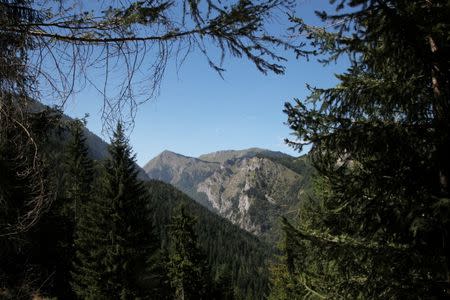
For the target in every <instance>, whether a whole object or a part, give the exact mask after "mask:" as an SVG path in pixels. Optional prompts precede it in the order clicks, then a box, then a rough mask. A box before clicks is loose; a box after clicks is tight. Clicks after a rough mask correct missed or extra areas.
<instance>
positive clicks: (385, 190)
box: [285, 0, 450, 299]
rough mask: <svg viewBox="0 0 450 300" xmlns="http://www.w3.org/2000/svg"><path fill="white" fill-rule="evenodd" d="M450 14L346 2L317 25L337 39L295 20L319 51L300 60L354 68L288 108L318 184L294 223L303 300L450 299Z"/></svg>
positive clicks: (291, 253)
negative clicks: (341, 61)
mask: <svg viewBox="0 0 450 300" xmlns="http://www.w3.org/2000/svg"><path fill="white" fill-rule="evenodd" d="M331 2H332V3H334V2H335V1H331ZM449 11H450V5H449V3H448V1H422V0H415V1H402V0H392V1H364V0H358V1H345V0H344V1H340V2H339V3H338V13H337V14H336V15H327V14H326V13H319V16H321V17H322V19H323V21H331V22H334V23H335V24H337V25H336V27H335V30H334V31H331V32H327V31H325V30H324V29H322V28H317V27H311V26H308V25H306V24H305V23H304V22H303V21H302V20H299V19H294V21H296V22H297V24H298V26H297V27H298V28H297V29H299V30H300V31H301V32H302V33H303V34H305V35H306V36H307V37H308V38H309V39H310V40H311V46H312V48H311V49H309V50H308V49H307V50H305V51H303V52H301V53H299V54H300V55H310V54H320V55H321V57H322V58H323V62H324V63H328V62H331V61H333V60H335V59H338V58H339V57H340V56H342V55H348V56H349V58H350V61H351V66H350V67H349V69H348V70H347V71H346V72H345V73H343V74H340V75H338V76H337V77H338V79H339V81H340V82H339V84H338V85H337V86H336V87H333V88H330V89H317V88H312V93H311V95H310V96H309V97H308V99H307V100H306V103H302V102H300V101H298V100H297V101H296V103H295V104H294V105H292V104H286V110H285V111H286V113H287V114H288V122H289V125H290V127H291V129H292V130H294V132H295V133H296V134H297V136H298V138H299V140H302V141H306V143H312V145H313V147H312V150H311V158H312V162H313V165H314V166H315V168H316V169H317V170H318V174H319V175H318V176H319V178H318V180H317V182H316V191H317V193H316V194H317V195H316V199H314V200H311V202H309V203H307V204H305V207H304V209H303V212H302V214H301V216H300V219H299V224H298V226H295V227H294V226H292V225H290V224H289V223H287V222H285V231H286V234H287V240H286V253H287V264H288V268H289V274H290V276H292V280H293V281H296V282H298V284H297V286H298V287H301V293H300V294H302V295H303V296H311V297H319V298H333V299H339V298H345V299H347V298H352V299H366V298H391V299H418V298H431V299H437V298H440V297H441V298H442V297H449V291H450V283H449V278H450V275H449V270H450V257H449V253H450V249H449V248H448V245H449V235H448V230H447V228H449V226H450V222H449V220H450V219H449V214H448V211H449V209H450V207H449V206H448V204H449V202H448V200H447V199H448V198H449V186H448V179H449V174H450V163H449V157H448V153H450V136H449V135H450V130H449V129H450V117H449V116H450V111H449V109H450V106H449V97H450V93H449V91H450V87H449V73H450V69H449V62H450V56H449V54H450V43H449V40H448V32H449V29H450V24H449V18H448V16H449V15H450V14H449ZM292 145H293V146H294V147H297V148H299V149H301V147H302V146H303V145H304V143H295V142H293V143H292ZM444 153H445V154H444Z"/></svg>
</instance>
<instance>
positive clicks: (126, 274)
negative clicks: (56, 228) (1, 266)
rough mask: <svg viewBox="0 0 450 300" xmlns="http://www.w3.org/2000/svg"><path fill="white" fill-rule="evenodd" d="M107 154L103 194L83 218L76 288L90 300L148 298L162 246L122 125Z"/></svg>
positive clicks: (117, 130) (90, 206)
mask: <svg viewBox="0 0 450 300" xmlns="http://www.w3.org/2000/svg"><path fill="white" fill-rule="evenodd" d="M109 153H110V158H109V159H108V160H107V161H106V163H105V170H104V174H103V177H102V179H101V180H102V182H101V186H100V191H99V193H98V195H96V196H95V197H94V199H93V201H92V203H91V204H89V205H87V206H86V208H85V210H84V211H83V213H84V216H83V221H81V220H80V222H82V225H80V232H79V233H78V237H77V244H78V245H77V258H78V262H77V263H76V269H75V272H74V274H75V276H74V282H75V284H74V288H75V290H76V292H77V294H78V295H79V296H80V297H81V298H86V299H134V298H138V297H144V296H148V293H150V291H148V290H146V287H145V286H144V282H145V276H147V272H148V271H149V269H150V266H149V261H150V259H151V258H152V256H153V255H154V254H155V252H156V251H157V250H158V248H159V242H158V240H157V239H156V237H155V236H154V235H153V232H152V224H151V222H150V212H149V209H148V208H147V205H148V202H147V199H148V197H147V194H146V190H145V188H144V186H143V184H142V183H141V182H140V181H139V180H138V179H137V170H136V167H135V162H134V157H133V156H132V154H131V148H130V146H129V145H128V143H127V139H126V137H125V133H124V130H123V127H122V125H121V124H120V123H119V124H118V125H117V129H116V131H115V132H114V136H113V138H112V140H111V145H110V148H109Z"/></svg>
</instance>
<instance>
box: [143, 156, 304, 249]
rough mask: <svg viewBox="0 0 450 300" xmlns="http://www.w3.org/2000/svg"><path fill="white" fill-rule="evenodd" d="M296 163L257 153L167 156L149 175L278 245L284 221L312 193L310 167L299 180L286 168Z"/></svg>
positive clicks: (156, 160) (148, 166) (153, 164)
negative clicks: (309, 182)
mask: <svg viewBox="0 0 450 300" xmlns="http://www.w3.org/2000/svg"><path fill="white" fill-rule="evenodd" d="M280 159H282V160H283V163H280ZM295 160H296V158H294V157H291V156H288V155H286V154H282V153H280V152H271V151H268V150H264V149H257V148H252V149H249V150H241V151H220V152H216V153H211V154H207V155H202V156H200V157H199V159H197V158H192V157H186V156H182V155H180V154H176V153H173V152H169V151H164V152H163V153H161V154H160V155H158V156H157V157H155V158H154V159H152V160H151V161H150V162H149V163H147V164H146V165H145V166H144V170H145V171H146V173H147V175H148V176H149V177H150V178H154V179H159V180H162V181H165V182H167V183H170V184H172V185H174V186H176V187H177V188H179V189H180V190H182V191H183V192H185V193H187V194H188V195H190V196H191V197H192V198H194V199H195V200H196V201H197V202H199V203H200V204H202V205H204V206H205V207H207V208H209V209H210V210H212V211H214V212H216V213H217V214H219V215H221V216H223V217H225V218H227V219H228V220H230V221H231V222H233V223H234V224H237V225H239V226H240V227H241V228H243V229H245V230H247V231H248V232H251V233H253V234H255V235H258V236H260V237H262V238H263V239H265V240H267V241H271V242H274V241H276V240H278V237H279V236H280V234H279V231H280V226H279V223H280V218H281V216H288V217H289V216H293V215H295V213H296V208H297V207H298V204H299V200H301V194H302V193H303V192H304V190H305V189H307V188H308V181H307V180H305V179H306V177H305V175H306V176H308V174H309V173H308V172H310V169H311V167H310V166H308V165H307V164H305V172H304V173H305V174H300V173H301V172H300V173H299V171H298V170H302V169H299V168H289V164H287V163H286V162H289V161H292V162H293V163H294V162H295ZM293 169H294V170H297V172H295V171H293ZM306 173H308V174H306Z"/></svg>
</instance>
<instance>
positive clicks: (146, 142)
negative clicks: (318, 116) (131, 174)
mask: <svg viewBox="0 0 450 300" xmlns="http://www.w3.org/2000/svg"><path fill="white" fill-rule="evenodd" d="M327 7H329V4H328V1H327V0H311V1H299V6H298V8H299V9H298V11H297V15H298V16H300V17H302V18H304V19H305V20H306V21H307V22H309V23H313V24H318V19H317V18H316V17H315V16H314V10H322V9H325V8H327ZM283 55H284V56H285V57H287V58H288V62H286V63H285V66H286V73H285V74H284V75H274V74H268V75H264V74H262V73H260V72H259V71H258V70H257V69H256V68H255V67H254V65H252V64H251V62H249V61H247V60H246V59H245V58H244V59H237V58H230V57H227V59H226V61H225V64H224V67H225V69H226V72H225V73H224V78H221V77H220V76H219V75H218V74H217V73H215V72H214V71H213V70H212V69H211V68H210V67H209V65H208V62H207V61H206V59H205V58H204V57H203V56H202V55H201V54H199V53H193V54H191V55H190V56H189V57H188V59H187V60H186V62H185V63H184V64H183V65H182V67H181V69H180V70H179V71H177V68H176V66H175V65H174V64H169V65H168V68H167V70H166V73H165V77H164V79H163V82H162V84H161V90H160V94H159V96H158V97H157V98H156V99H153V100H151V101H149V102H146V103H144V104H142V105H141V106H140V107H139V108H138V112H137V115H136V119H135V123H134V128H133V129H132V130H130V131H129V132H128V136H129V141H130V144H131V146H132V147H133V150H134V152H135V153H136V157H137V163H138V164H139V165H141V166H143V165H144V164H145V163H147V162H148V161H149V160H150V159H152V158H153V157H155V156H156V155H158V154H159V153H160V152H162V151H164V150H170V151H173V152H177V153H180V154H183V155H186V156H193V157H197V156H199V155H201V154H205V153H209V152H214V151H219V150H229V149H234V150H237V149H245V148H250V147H260V148H265V149H270V150H274V151H281V152H285V153H288V154H290V155H293V156H298V155H299V153H298V152H296V151H294V150H293V149H291V148H290V147H288V146H287V145H286V144H285V143H284V139H285V138H289V137H290V136H291V131H290V129H289V128H288V126H287V125H286V124H285V122H286V120H287V117H286V115H285V114H284V113H283V112H282V110H283V107H284V103H285V102H289V101H293V99H294V98H298V99H303V98H305V96H306V95H307V94H308V91H307V89H306V84H307V83H308V84H311V85H313V86H318V87H330V86H333V85H335V84H336V82H337V81H336V79H335V76H334V74H336V73H339V72H341V71H342V70H343V69H344V67H345V65H344V64H342V63H339V64H332V65H330V66H327V67H323V66H322V65H321V64H319V63H318V62H317V61H315V60H314V59H311V60H310V61H309V62H308V61H307V60H306V59H304V58H303V59H296V58H295V57H294V55H293V53H288V52H286V53H283ZM101 107H102V96H101V95H100V94H98V93H97V92H96V91H95V90H94V89H92V88H86V89H85V90H82V91H81V92H79V93H77V94H76V95H75V96H73V97H72V98H71V99H70V101H68V102H67V104H66V107H65V113H66V114H68V115H69V116H71V117H82V116H84V115H85V114H86V113H88V114H89V117H88V128H89V129H90V130H91V131H92V132H94V133H95V134H97V135H99V136H100V137H102V138H103V139H104V140H106V141H109V137H108V136H107V135H105V134H104V132H102V125H103V124H102V120H101Z"/></svg>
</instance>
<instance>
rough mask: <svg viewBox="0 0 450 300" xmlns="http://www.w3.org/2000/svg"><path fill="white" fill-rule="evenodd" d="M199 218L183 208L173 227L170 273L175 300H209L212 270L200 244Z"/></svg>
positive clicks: (179, 211)
mask: <svg viewBox="0 0 450 300" xmlns="http://www.w3.org/2000/svg"><path fill="white" fill-rule="evenodd" d="M194 225H195V219H194V218H193V217H192V216H190V215H189V214H188V213H187V212H186V207H185V206H184V205H180V206H179V207H178V208H177V212H176V214H175V215H174V216H173V217H172V223H171V225H170V228H169V247H170V251H169V262H168V271H169V278H170V282H171V285H172V287H173V289H174V291H175V299H179V300H189V299H208V289H211V287H212V286H211V285H210V284H209V278H210V277H209V276H210V274H209V270H208V265H207V262H206V257H205V256H204V255H203V253H202V251H201V249H200V248H199V247H198V245H197V235H196V233H195V231H194Z"/></svg>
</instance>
